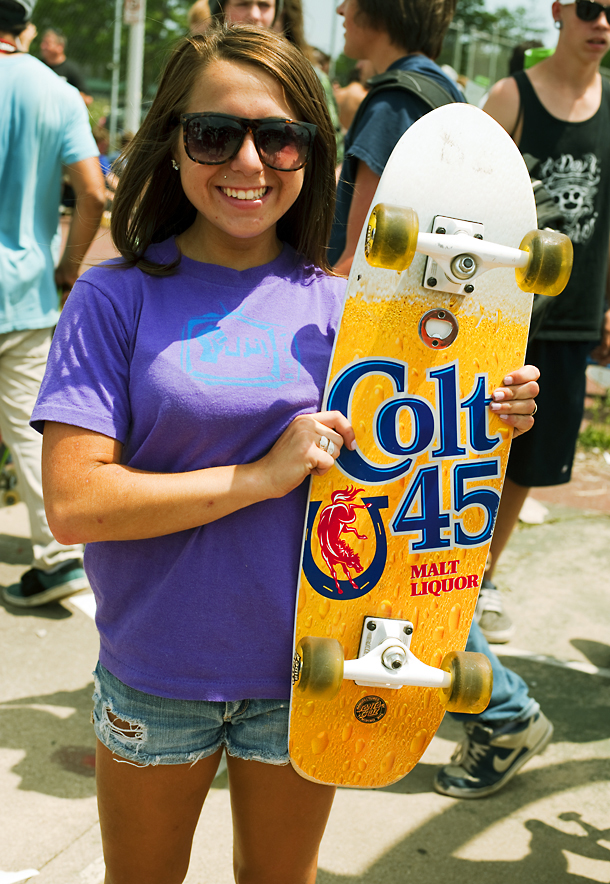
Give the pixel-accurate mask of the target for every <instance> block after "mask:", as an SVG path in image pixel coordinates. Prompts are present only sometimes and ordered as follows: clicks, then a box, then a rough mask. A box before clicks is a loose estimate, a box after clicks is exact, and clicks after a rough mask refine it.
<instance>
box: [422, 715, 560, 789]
mask: <svg viewBox="0 0 610 884" xmlns="http://www.w3.org/2000/svg"><path fill="white" fill-rule="evenodd" d="M464 728H465V730H466V736H465V738H464V741H463V742H462V743H461V744H460V745H459V746H458V747H457V749H456V751H455V752H454V754H453V757H452V758H451V764H447V765H445V767H442V768H441V769H440V770H439V771H438V773H437V774H436V777H435V780H434V788H435V789H436V791H437V792H440V794H441V795H449V796H451V797H452V798H486V797H487V796H488V795H493V793H494V792H497V791H498V789H501V788H502V786H505V785H506V783H508V781H509V780H510V779H512V777H514V775H515V774H516V773H517V772H518V771H519V770H520V769H521V768H522V767H523V765H524V764H525V762H526V761H529V759H530V758H531V757H532V756H533V755H537V754H538V753H539V752H542V751H543V749H545V748H546V746H547V745H548V743H549V742H550V739H551V737H552V736H553V725H552V724H551V722H550V721H549V720H548V718H547V717H546V716H545V715H543V714H542V712H540V711H538V712H536V713H535V714H534V715H532V717H531V718H528V719H526V720H525V721H510V722H507V723H505V724H500V725H499V726H498V727H495V728H491V727H489V726H487V725H484V724H480V723H477V722H473V723H472V724H470V723H469V724H465V725H464Z"/></svg>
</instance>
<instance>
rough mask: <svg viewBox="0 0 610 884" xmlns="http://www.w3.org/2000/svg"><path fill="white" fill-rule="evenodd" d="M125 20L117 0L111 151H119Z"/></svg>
mask: <svg viewBox="0 0 610 884" xmlns="http://www.w3.org/2000/svg"><path fill="white" fill-rule="evenodd" d="M122 20H123V0H115V4H114V35H113V41H112V63H111V64H110V65H109V67H110V69H111V70H112V88H111V92H110V150H111V151H115V150H116V149H117V129H118V121H117V117H118V110H119V84H120V75H121V26H122Z"/></svg>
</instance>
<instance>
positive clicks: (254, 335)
mask: <svg viewBox="0 0 610 884" xmlns="http://www.w3.org/2000/svg"><path fill="white" fill-rule="evenodd" d="M334 145H335V139H334V132H333V129H332V125H331V122H330V119H329V118H328V114H327V112H326V105H325V102H324V98H323V93H322V90H321V87H320V85H319V81H318V79H317V77H316V76H315V74H314V73H313V71H312V69H311V67H310V65H309V64H308V62H307V61H306V60H305V58H304V57H303V55H302V54H301V53H300V52H299V51H298V50H297V49H296V48H295V47H293V46H291V45H290V44H289V43H287V42H286V41H285V40H283V39H282V38H281V37H279V36H278V35H277V34H275V33H273V32H271V31H265V30H263V29H261V28H252V27H247V26H242V27H240V28H237V27H236V28H225V29H223V30H214V31H212V32H211V33H209V34H206V35H202V36H192V37H189V38H187V39H185V40H184V41H183V43H182V44H181V45H180V46H179V47H178V48H177V50H176V52H175V53H174V55H173V57H172V59H171V60H170V62H169V65H168V67H167V70H166V71H165V73H164V75H163V78H162V81H161V84H160V87H159V91H158V94H157V96H156V98H155V101H154V103H153V106H152V108H151V111H150V112H149V114H148V116H147V118H146V121H145V122H144V124H143V126H142V127H141V129H140V130H139V132H138V133H137V135H136V136H135V138H134V139H133V141H132V142H131V144H130V146H129V149H128V151H127V153H126V155H125V167H124V172H123V174H122V176H121V180H120V184H119V187H118V190H117V194H116V197H115V203H114V207H113V217H112V234H113V236H114V240H115V242H116V244H117V245H118V247H119V249H120V251H121V253H122V258H121V259H118V260H115V261H113V262H110V263H109V264H107V265H101V266H99V267H96V268H94V269H92V270H90V271H88V272H87V273H86V274H84V275H83V276H82V277H81V278H80V279H79V281H78V283H77V285H76V286H75V288H74V291H73V293H72V294H71V295H70V298H69V301H68V304H67V306H66V308H65V310H64V312H63V314H62V316H61V320H60V323H59V325H58V328H57V331H56V334H55V338H54V344H53V350H52V353H51V356H50V359H49V367H48V371H47V375H46V378H45V381H44V384H43V389H42V392H41V395H40V398H39V401H38V404H37V407H36V412H35V420H36V421H37V422H38V423H37V426H38V427H41V426H42V425H43V424H44V443H43V449H44V485H45V502H46V506H47V508H48V514H49V522H50V524H51V526H52V530H53V531H54V533H55V535H56V537H57V538H58V539H60V540H61V541H63V542H66V541H67V539H68V538H69V537H77V536H78V537H79V538H80V539H82V540H84V539H86V540H87V553H86V562H85V566H86V568H87V571H88V575H89V579H90V581H91V585H92V586H93V587H94V588H95V589H94V591H95V594H96V601H97V609H98V624H99V628H100V662H99V665H98V668H97V671H96V681H95V695H94V725H95V731H96V735H97V738H98V746H97V761H96V771H97V792H98V801H99V808H100V822H101V828H102V837H103V841H104V858H105V863H106V879H105V880H106V882H108V884H127V882H132V881H134V880H137V881H146V882H147V884H179V882H181V881H182V880H183V879H184V876H185V874H186V869H187V867H188V862H189V854H190V849H191V841H192V836H193V832H194V829H195V826H196V825H197V820H198V817H199V813H200V810H201V807H202V804H203V802H204V800H205V797H206V794H207V791H208V789H209V786H210V784H211V782H212V780H213V778H214V775H215V773H216V770H217V768H218V764H219V761H220V757H221V755H222V753H223V751H224V749H225V748H226V750H227V753H228V761H227V764H228V768H229V772H230V783H231V793H232V795H231V798H232V806H233V812H234V830H235V837H234V844H235V848H234V864H235V870H236V871H235V874H236V879H237V880H238V881H243V880H247V881H249V882H250V881H251V882H255V884H285V882H287V881H290V882H291V884H313V882H314V881H315V877H316V863H317V851H318V844H319V842H320V839H321V837H322V833H323V831H324V827H325V824H326V819H327V817H328V813H329V811H330V806H331V803H332V799H333V794H334V790H333V789H332V788H330V787H327V786H321V785H316V784H313V783H310V782H308V781H306V780H304V779H302V778H300V777H299V776H298V774H297V773H296V772H295V771H294V770H293V769H292V767H291V766H290V765H289V764H288V719H287V715H288V696H289V692H290V674H291V658H292V647H291V645H292V620H293V611H294V603H295V594H296V583H297V579H296V578H297V571H298V564H299V551H300V537H301V534H302V527H303V524H304V513H305V506H306V500H307V483H306V480H307V479H308V477H309V476H310V475H311V474H312V473H316V474H320V475H321V474H323V473H325V472H327V471H328V470H329V469H331V467H332V466H333V465H334V462H335V458H336V457H337V456H338V455H339V452H340V450H341V447H342V445H343V444H347V445H350V446H351V445H353V444H354V432H353V430H352V428H351V426H350V425H349V423H348V421H347V420H346V419H345V417H343V415H341V414H339V413H338V412H320V411H319V409H320V405H321V400H322V391H323V387H324V382H325V378H326V373H327V369H328V362H329V359H330V353H331V350H332V344H333V339H334V330H335V328H336V326H337V323H338V319H339V315H340V311H341V305H342V300H343V293H344V289H345V281H344V280H342V279H339V278H337V277H333V276H332V275H330V274H329V273H328V272H326V271H327V262H326V253H325V246H326V240H327V237H328V234H329V229H330V224H331V220H332V211H333V200H334ZM322 440H324V445H323V447H322V446H321V445H320V443H321V442H322ZM270 610H272V611H273V617H274V622H275V624H276V627H275V637H274V641H273V642H272V643H271V644H270V643H269V641H268V630H267V629H266V621H267V617H268V613H267V612H268V611H270ZM210 623H214V624H215V626H214V631H215V633H216V635H217V636H218V637H219V639H218V641H217V640H214V641H213V642H210V641H209V640H208V635H209V625H210ZM117 761H118V762H127V763H116V762H117ZM295 807H296V808H298V809H299V813H298V814H296V815H295V813H294V808H295Z"/></svg>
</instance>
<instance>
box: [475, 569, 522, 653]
mask: <svg viewBox="0 0 610 884" xmlns="http://www.w3.org/2000/svg"><path fill="white" fill-rule="evenodd" d="M474 619H475V620H476V621H477V623H478V624H479V626H480V628H481V632H482V633H483V635H484V636H485V638H486V639H487V641H488V642H489V643H490V644H492V645H502V644H504V642H507V641H509V640H510V639H511V638H512V637H513V635H514V634H515V627H514V626H513V622H512V620H511V619H510V617H509V616H508V614H507V613H506V612H505V610H504V607H503V605H502V596H501V594H500V590H499V589H498V588H497V586H495V584H493V583H492V582H491V580H488V579H487V577H484V578H483V582H482V583H481V590H480V592H479V598H478V601H477V607H476V610H475V613H474Z"/></svg>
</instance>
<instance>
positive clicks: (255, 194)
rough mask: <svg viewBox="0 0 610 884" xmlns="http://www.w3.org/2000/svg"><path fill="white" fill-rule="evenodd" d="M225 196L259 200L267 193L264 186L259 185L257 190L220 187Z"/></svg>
mask: <svg viewBox="0 0 610 884" xmlns="http://www.w3.org/2000/svg"><path fill="white" fill-rule="evenodd" d="M220 189H221V190H222V192H223V193H224V194H226V196H232V197H234V198H235V199H238V200H260V199H262V197H264V195H265V194H266V193H267V188H266V187H259V188H258V189H257V190H234V189H233V188H232V187H221V188H220Z"/></svg>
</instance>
